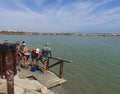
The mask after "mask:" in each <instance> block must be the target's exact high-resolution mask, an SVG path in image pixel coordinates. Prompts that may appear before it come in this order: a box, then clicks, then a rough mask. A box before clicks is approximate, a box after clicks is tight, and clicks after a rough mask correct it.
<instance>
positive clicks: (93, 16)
mask: <svg viewBox="0 0 120 94" xmlns="http://www.w3.org/2000/svg"><path fill="white" fill-rule="evenodd" d="M12 1H13V2H14V4H15V6H16V7H18V8H19V9H20V10H9V9H4V8H2V7H1V8H0V12H1V13H0V20H1V22H0V24H2V23H4V26H5V25H6V24H8V25H9V24H11V23H12V24H11V25H12V27H14V26H15V28H20V27H21V28H22V29H23V28H26V29H25V30H36V31H40V30H43V31H61V30H63V31H65V30H66V31H69V30H77V29H78V30H79V29H80V28H82V27H85V26H91V25H92V26H94V25H95V26H97V25H98V27H99V25H105V24H106V23H107V24H109V22H110V21H114V20H116V23H118V22H120V7H113V8H109V9H103V10H100V11H96V9H97V8H100V7H102V6H103V5H105V4H107V3H108V1H109V0H102V1H101V2H93V1H84V2H80V1H78V2H74V3H68V4H65V5H62V6H59V7H56V6H53V7H49V8H48V7H44V6H43V5H42V4H43V3H44V2H45V1H44V0H34V3H35V4H36V5H37V6H40V8H42V12H35V11H34V10H31V8H30V6H26V5H25V3H24V0H12ZM56 1H57V2H58V3H57V4H58V5H59V4H60V3H61V2H62V0H56ZM114 24H115V23H114ZM17 26H19V27H17ZM84 29H86V28H84Z"/></svg>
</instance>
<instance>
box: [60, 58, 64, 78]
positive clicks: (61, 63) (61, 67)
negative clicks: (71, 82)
mask: <svg viewBox="0 0 120 94" xmlns="http://www.w3.org/2000/svg"><path fill="white" fill-rule="evenodd" d="M59 77H60V78H62V77H63V61H62V60H60V70H59Z"/></svg>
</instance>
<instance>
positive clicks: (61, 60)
mask: <svg viewBox="0 0 120 94" xmlns="http://www.w3.org/2000/svg"><path fill="white" fill-rule="evenodd" d="M50 59H52V60H57V62H56V63H54V64H51V65H50ZM64 62H67V63H71V62H72V61H71V60H67V59H62V58H57V57H49V59H48V63H47V69H49V68H52V67H54V66H56V65H58V64H60V67H59V75H58V76H59V77H60V78H62V77H63V63H64Z"/></svg>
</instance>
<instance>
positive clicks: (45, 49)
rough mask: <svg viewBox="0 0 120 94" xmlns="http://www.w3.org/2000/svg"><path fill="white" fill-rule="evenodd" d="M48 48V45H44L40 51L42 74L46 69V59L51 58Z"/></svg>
mask: <svg viewBox="0 0 120 94" xmlns="http://www.w3.org/2000/svg"><path fill="white" fill-rule="evenodd" d="M49 46H50V43H46V44H45V46H44V47H43V48H42V51H41V54H42V56H41V59H42V61H43V64H44V65H43V68H44V73H45V71H46V69H47V63H48V57H52V54H51V48H50V47H49Z"/></svg>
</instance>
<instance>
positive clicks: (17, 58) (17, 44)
mask: <svg viewBox="0 0 120 94" xmlns="http://www.w3.org/2000/svg"><path fill="white" fill-rule="evenodd" d="M19 45H20V42H19V41H17V42H16V60H17V66H18V70H19V71H20V62H19V61H20V57H21V56H22V54H21V52H20V50H19V48H18V47H19Z"/></svg>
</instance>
